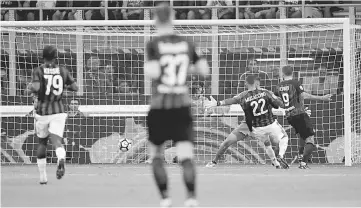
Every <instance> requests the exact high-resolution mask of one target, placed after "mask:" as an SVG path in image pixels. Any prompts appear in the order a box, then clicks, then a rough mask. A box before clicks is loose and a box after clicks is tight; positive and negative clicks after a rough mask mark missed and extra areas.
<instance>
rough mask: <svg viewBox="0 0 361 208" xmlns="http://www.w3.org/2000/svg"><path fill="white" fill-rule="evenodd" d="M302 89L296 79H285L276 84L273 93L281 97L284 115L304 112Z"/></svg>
mask: <svg viewBox="0 0 361 208" xmlns="http://www.w3.org/2000/svg"><path fill="white" fill-rule="evenodd" d="M303 92H304V89H303V87H302V85H301V82H300V81H298V80H285V81H282V82H281V83H279V84H278V85H277V89H276V92H275V94H276V95H277V96H279V97H281V98H282V100H283V104H284V106H285V109H288V111H286V112H287V113H286V116H287V117H289V116H295V115H299V114H303V113H305V107H304V101H303V97H302V96H301V94H302V93H303Z"/></svg>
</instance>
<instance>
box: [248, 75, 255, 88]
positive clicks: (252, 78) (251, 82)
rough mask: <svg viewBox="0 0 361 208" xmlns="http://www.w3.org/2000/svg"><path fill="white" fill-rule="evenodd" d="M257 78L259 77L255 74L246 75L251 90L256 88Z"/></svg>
mask: <svg viewBox="0 0 361 208" xmlns="http://www.w3.org/2000/svg"><path fill="white" fill-rule="evenodd" d="M256 79H257V77H256V76H253V75H249V76H247V77H246V85H247V88H248V89H249V90H250V89H253V88H256V83H257V80H256Z"/></svg>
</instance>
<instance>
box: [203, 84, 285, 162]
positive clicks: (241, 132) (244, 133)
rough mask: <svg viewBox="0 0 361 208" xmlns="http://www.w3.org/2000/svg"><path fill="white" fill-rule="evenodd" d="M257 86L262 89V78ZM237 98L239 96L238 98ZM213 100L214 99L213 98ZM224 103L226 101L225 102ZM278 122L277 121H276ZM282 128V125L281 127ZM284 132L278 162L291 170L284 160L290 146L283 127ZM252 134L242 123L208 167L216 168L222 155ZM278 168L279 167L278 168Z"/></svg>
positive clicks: (226, 140) (222, 145)
mask: <svg viewBox="0 0 361 208" xmlns="http://www.w3.org/2000/svg"><path fill="white" fill-rule="evenodd" d="M255 85H256V88H257V89H261V88H260V78H259V77H256V79H255ZM236 97H237V96H236ZM211 99H213V97H211ZM223 102H224V101H223ZM276 122H277V120H276ZM280 126H281V125H280ZM282 132H283V133H284V135H283V137H282V139H281V140H282V142H280V143H278V146H279V147H278V149H282V151H280V152H279V153H278V158H277V160H278V162H279V163H280V165H281V166H282V168H284V169H287V168H289V165H288V164H287V162H286V161H285V160H284V159H283V158H284V154H285V153H286V150H287V146H286V147H285V146H284V145H285V144H286V145H288V135H287V133H286V131H285V130H284V129H283V127H282ZM250 134H251V132H250V131H249V129H248V127H247V124H246V122H245V121H242V122H241V124H240V125H238V127H237V128H235V129H234V130H233V131H232V132H231V133H230V134H229V135H228V136H227V138H226V139H225V140H224V141H223V142H222V144H221V146H220V147H219V149H218V151H217V153H216V156H215V157H214V159H213V160H212V161H211V162H209V163H208V164H207V165H206V167H215V166H216V165H217V162H218V160H219V158H220V157H221V155H223V154H224V152H225V151H226V150H227V149H228V148H229V147H230V146H231V145H233V144H235V143H237V142H238V141H242V140H245V139H246V138H247V137H250ZM270 139H271V140H272V141H275V139H273V138H270ZM280 146H282V148H280ZM276 167H277V166H276Z"/></svg>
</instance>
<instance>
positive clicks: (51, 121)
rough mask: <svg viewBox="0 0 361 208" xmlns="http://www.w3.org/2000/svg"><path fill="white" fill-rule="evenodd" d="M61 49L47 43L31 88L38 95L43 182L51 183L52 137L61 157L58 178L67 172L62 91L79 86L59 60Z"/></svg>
mask: <svg viewBox="0 0 361 208" xmlns="http://www.w3.org/2000/svg"><path fill="white" fill-rule="evenodd" d="M56 55H57V49H56V48H55V47H53V46H46V47H45V48H44V50H43V59H44V64H42V65H41V66H40V67H38V68H36V69H34V70H33V73H32V82H31V83H30V84H29V85H28V91H30V93H33V94H35V95H37V98H38V102H37V106H36V108H35V109H36V112H35V115H34V118H35V129H36V134H37V137H38V138H39V145H38V149H37V164H38V169H39V173H40V184H47V182H48V179H47V174H46V146H47V143H48V140H49V139H50V141H51V143H52V145H53V146H54V147H55V153H56V156H57V158H58V167H57V171H56V177H57V179H61V178H62V177H63V176H64V173H65V155H66V153H65V149H64V147H63V145H62V140H63V134H64V128H65V122H66V118H67V114H66V113H65V109H64V105H63V102H62V95H63V92H64V90H65V89H66V88H68V89H69V90H72V91H77V90H78V87H77V85H76V83H75V81H74V79H73V77H72V76H71V74H70V73H69V71H68V70H67V69H65V68H64V67H62V66H58V65H57V64H56V63H55V59H56Z"/></svg>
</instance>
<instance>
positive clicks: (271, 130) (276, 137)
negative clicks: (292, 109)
mask: <svg viewBox="0 0 361 208" xmlns="http://www.w3.org/2000/svg"><path fill="white" fill-rule="evenodd" d="M252 133H253V134H254V136H255V137H256V138H257V139H259V140H261V141H262V142H265V141H267V140H269V138H271V139H272V143H276V144H278V143H279V141H280V140H281V139H282V138H283V137H284V136H287V133H286V132H285V130H284V129H283V127H282V126H281V125H280V124H279V123H278V121H277V120H276V121H274V122H273V123H272V124H270V125H268V126H262V127H255V128H253V131H252Z"/></svg>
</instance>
